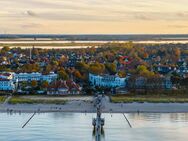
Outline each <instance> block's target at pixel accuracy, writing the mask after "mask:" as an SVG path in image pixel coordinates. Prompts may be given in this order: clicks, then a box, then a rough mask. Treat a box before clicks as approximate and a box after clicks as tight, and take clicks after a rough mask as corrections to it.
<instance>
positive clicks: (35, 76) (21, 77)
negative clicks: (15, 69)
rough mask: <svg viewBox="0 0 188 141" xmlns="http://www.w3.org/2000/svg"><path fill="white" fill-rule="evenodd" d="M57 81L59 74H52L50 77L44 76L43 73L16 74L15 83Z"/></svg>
mask: <svg viewBox="0 0 188 141" xmlns="http://www.w3.org/2000/svg"><path fill="white" fill-rule="evenodd" d="M56 79H57V74H55V73H53V72H51V73H50V74H48V75H43V74H41V73H38V72H36V73H18V74H14V81H18V82H22V81H32V80H36V81H48V82H52V81H53V80H56Z"/></svg>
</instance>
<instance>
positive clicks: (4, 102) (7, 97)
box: [3, 96, 12, 105]
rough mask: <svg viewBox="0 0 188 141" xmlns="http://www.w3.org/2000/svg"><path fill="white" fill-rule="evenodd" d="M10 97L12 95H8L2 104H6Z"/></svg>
mask: <svg viewBox="0 0 188 141" xmlns="http://www.w3.org/2000/svg"><path fill="white" fill-rule="evenodd" d="M11 98H12V96H8V97H7V98H6V99H5V101H4V103H3V105H5V104H7V103H8V102H9V100H10V99H11Z"/></svg>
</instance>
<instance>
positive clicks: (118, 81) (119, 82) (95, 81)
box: [89, 73, 127, 87]
mask: <svg viewBox="0 0 188 141" xmlns="http://www.w3.org/2000/svg"><path fill="white" fill-rule="evenodd" d="M126 80H127V78H120V77H119V76H116V75H95V74H91V73H90V74H89V81H90V83H91V84H92V85H94V86H99V87H125V86H126V84H127V83H126Z"/></svg>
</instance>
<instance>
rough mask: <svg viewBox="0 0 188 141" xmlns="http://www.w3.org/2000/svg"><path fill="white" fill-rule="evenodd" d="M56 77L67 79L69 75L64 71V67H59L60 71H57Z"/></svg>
mask: <svg viewBox="0 0 188 141" xmlns="http://www.w3.org/2000/svg"><path fill="white" fill-rule="evenodd" d="M58 78H59V79H63V80H67V79H69V75H68V74H67V73H66V71H65V70H64V69H61V70H60V71H58Z"/></svg>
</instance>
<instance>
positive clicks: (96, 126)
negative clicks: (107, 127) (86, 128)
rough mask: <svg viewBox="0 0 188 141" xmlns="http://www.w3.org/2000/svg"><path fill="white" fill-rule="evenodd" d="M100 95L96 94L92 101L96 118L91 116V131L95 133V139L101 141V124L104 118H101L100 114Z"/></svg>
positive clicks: (102, 124)
mask: <svg viewBox="0 0 188 141" xmlns="http://www.w3.org/2000/svg"><path fill="white" fill-rule="evenodd" d="M102 98H103V97H102V96H100V95H99V96H97V98H96V99H95V101H94V106H95V107H96V113H97V116H96V118H93V121H92V124H93V127H94V128H93V132H94V135H95V141H101V136H102V134H103V132H104V131H103V126H104V122H105V120H104V118H101V115H102Z"/></svg>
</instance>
